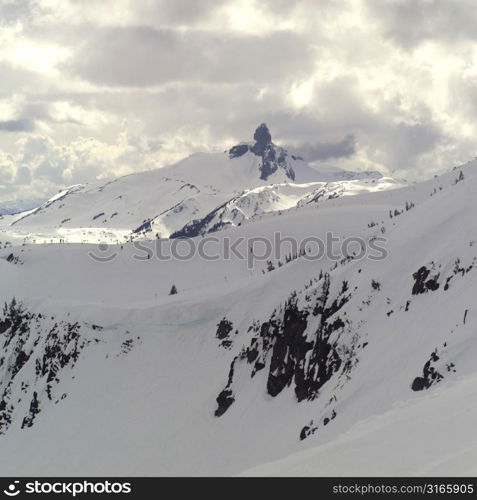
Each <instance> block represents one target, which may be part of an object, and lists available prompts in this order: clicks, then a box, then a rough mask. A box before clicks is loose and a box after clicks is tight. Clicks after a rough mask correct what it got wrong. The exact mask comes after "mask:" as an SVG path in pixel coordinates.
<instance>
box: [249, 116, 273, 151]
mask: <svg viewBox="0 0 477 500" xmlns="http://www.w3.org/2000/svg"><path fill="white" fill-rule="evenodd" d="M253 138H254V139H255V144H254V145H253V146H252V147H251V151H252V153H255V154H256V155H263V153H264V152H265V150H266V149H267V147H268V146H271V145H272V135H271V134H270V131H269V130H268V127H267V124H266V123H262V124H261V125H259V126H258V127H257V129H256V130H255V133H254V134H253Z"/></svg>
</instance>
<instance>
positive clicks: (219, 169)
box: [0, 125, 403, 243]
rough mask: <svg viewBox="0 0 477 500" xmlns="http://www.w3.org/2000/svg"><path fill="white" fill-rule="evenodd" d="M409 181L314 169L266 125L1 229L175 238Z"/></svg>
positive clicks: (73, 237)
mask: <svg viewBox="0 0 477 500" xmlns="http://www.w3.org/2000/svg"><path fill="white" fill-rule="evenodd" d="M257 134H258V135H257ZM261 134H262V135H261ZM263 134H265V137H263ZM341 182H342V185H340V183H341ZM401 185H403V184H402V183H399V182H397V181H394V180H393V179H389V178H382V176H381V175H380V174H379V173H377V172H348V171H343V170H339V169H334V168H331V167H328V168H322V169H314V168H312V167H310V166H309V165H307V164H306V163H305V162H304V161H303V160H301V159H300V158H298V157H297V156H295V155H291V154H289V153H288V152H287V151H286V150H285V149H284V148H282V147H279V146H276V145H275V144H273V142H272V141H271V136H270V133H269V132H268V129H267V127H266V125H261V126H260V127H259V128H258V129H257V131H256V132H255V142H251V143H242V144H240V145H237V146H234V147H232V148H231V149H230V150H229V151H226V152H224V153H197V154H194V155H191V156H190V157H188V158H186V159H184V160H182V161H180V162H179V163H177V164H175V165H172V166H169V167H165V168H161V169H157V170H153V171H149V172H141V173H138V174H132V175H128V176H125V177H121V178H118V179H115V180H113V181H111V182H108V183H106V184H103V185H77V186H72V187H70V188H69V189H67V190H65V191H62V192H60V193H58V194H57V195H56V196H54V197H53V198H51V199H50V200H48V201H47V202H45V203H44V204H43V205H41V206H40V207H38V208H37V209H36V210H34V211H33V212H31V213H28V214H25V216H24V217H21V218H20V219H19V220H16V221H15V222H14V223H13V224H12V225H11V226H10V227H7V226H6V224H4V223H2V221H1V220H0V228H2V229H3V230H4V231H7V228H8V231H9V233H10V234H11V236H12V237H15V238H17V239H23V238H27V240H28V241H32V240H33V239H35V241H36V242H50V241H59V240H62V241H66V242H77V243H78V242H79V243H81V242H91V243H96V242H98V241H106V242H111V243H115V242H120V241H121V242H124V241H125V240H127V239H130V238H131V237H132V238H138V237H142V236H143V235H144V233H149V234H145V236H146V237H148V238H150V237H151V236H152V237H155V236H156V235H157V237H161V238H167V237H169V236H170V235H172V234H178V235H179V234H183V233H187V232H190V231H188V228H189V225H191V224H192V225H197V224H198V223H200V224H201V226H203V228H204V229H203V231H202V232H204V231H208V230H209V229H210V228H211V227H213V225H214V224H212V225H210V224H208V222H207V221H210V220H212V219H214V220H215V219H217V220H215V223H217V222H219V219H220V221H221V222H224V223H225V225H228V224H234V225H236V224H238V223H239V222H242V221H243V220H246V219H249V218H251V217H253V216H254V215H257V214H261V213H265V212H269V211H274V210H283V209H288V208H292V207H294V206H296V204H297V203H300V202H301V201H302V200H301V199H302V198H306V196H307V195H310V196H313V195H314V194H315V192H316V193H317V192H318V191H319V192H321V191H323V190H324V191H325V192H326V191H330V195H331V194H332V195H333V196H341V195H342V194H354V193H356V192H360V191H375V190H380V189H389V188H393V187H398V186H401ZM317 200H318V197H315V200H314V201H315V202H316V201H317ZM204 219H206V222H205V223H204V222H203V221H204ZM209 226H210V227H209ZM222 227H223V225H221V226H220V228H222ZM32 235H35V236H36V238H34V237H33V236H32Z"/></svg>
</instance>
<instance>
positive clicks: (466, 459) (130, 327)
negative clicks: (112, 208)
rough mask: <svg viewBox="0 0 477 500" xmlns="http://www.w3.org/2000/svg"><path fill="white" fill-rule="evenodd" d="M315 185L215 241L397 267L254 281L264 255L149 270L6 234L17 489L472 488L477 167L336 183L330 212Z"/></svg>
mask: <svg viewBox="0 0 477 500" xmlns="http://www.w3.org/2000/svg"><path fill="white" fill-rule="evenodd" d="M246 154H248V152H246V153H244V155H246ZM461 172H462V175H461ZM150 175H155V173H151V174H150ZM126 179H127V178H126ZM297 181H298V179H295V182H293V183H292V182H290V183H282V182H279V183H278V184H277V185H278V187H277V186H275V187H264V188H261V187H260V186H256V187H254V188H253V189H252V191H251V193H253V196H260V195H261V193H266V196H265V198H266V199H265V200H260V205H263V206H264V207H266V206H267V204H269V205H271V206H273V211H267V210H263V212H260V211H259V212H256V211H255V208H254V207H255V204H254V201H253V200H254V198H253V197H252V196H250V197H248V200H251V201H250V204H249V205H247V203H246V202H245V201H244V199H242V198H241V197H238V198H237V197H235V198H234V203H235V205H234V206H233V207H232V205H230V206H228V207H227V210H228V211H223V214H226V213H227V214H231V213H232V211H233V209H234V208H237V207H238V208H240V210H242V211H243V212H244V213H245V214H246V215H247V217H249V216H251V215H252V214H253V215H252V217H253V223H247V224H241V225H240V226H238V225H237V224H235V227H232V226H231V225H228V226H226V227H224V229H223V230H222V231H220V232H217V233H215V236H217V237H218V241H217V243H216V244H217V251H218V252H219V254H220V252H221V242H222V241H223V240H225V239H226V238H232V239H234V238H235V239H239V238H243V239H244V240H245V241H250V238H256V237H258V236H260V237H265V238H268V239H270V240H272V241H273V238H274V235H275V234H276V233H277V232H280V234H281V236H282V237H283V238H285V237H294V238H296V239H297V240H302V239H304V238H306V237H309V236H310V235H312V236H314V237H320V238H323V239H324V238H325V236H326V233H327V232H329V231H333V235H335V236H336V237H338V238H341V239H343V238H346V237H349V236H359V237H361V238H363V240H364V241H366V242H367V243H368V244H369V243H370V242H372V241H373V240H374V239H375V238H376V237H385V238H386V239H387V242H386V244H385V248H386V250H387V253H388V255H387V257H386V258H385V259H382V260H372V259H370V258H363V259H357V258H356V257H353V252H351V253H349V255H348V257H344V256H341V257H340V258H338V260H335V259H333V258H331V256H328V257H323V258H322V259H320V260H312V259H307V258H305V257H304V256H301V257H300V256H297V255H291V254H290V249H289V248H287V247H286V246H284V248H283V249H282V251H281V252H279V255H277V256H276V257H272V258H270V261H271V264H272V265H271V266H270V265H269V263H267V262H266V261H265V260H263V261H257V262H255V266H254V267H253V268H250V267H249V266H248V265H247V261H246V256H247V253H248V250H249V249H248V246H247V243H245V248H244V250H245V259H241V258H239V257H237V256H233V255H232V256H231V258H230V259H229V260H225V258H224V255H223V254H221V255H220V258H219V259H218V260H203V259H201V258H200V257H199V256H198V255H195V256H193V257H192V258H191V259H189V260H186V261H181V260H177V259H170V260H159V259H158V258H156V256H155V255H153V257H151V258H146V257H145V255H146V252H145V251H144V247H148V248H150V249H157V246H156V245H157V244H158V240H151V241H149V242H147V241H144V242H142V246H141V247H140V250H138V247H137V246H135V244H134V243H132V242H128V243H124V244H122V245H113V246H110V247H109V248H107V249H105V250H104V252H103V251H100V250H99V249H98V248H96V247H95V246H94V245H90V244H64V245H58V244H41V245H38V244H37V245H32V244H26V245H21V242H20V243H19V244H15V242H14V244H13V246H12V245H7V247H6V248H3V247H4V244H5V240H4V238H3V237H2V233H0V239H1V240H2V244H1V245H0V247H1V249H0V273H1V275H2V286H1V287H0V301H1V302H4V301H5V302H7V303H8V304H10V305H9V306H8V307H7V309H6V310H5V311H4V313H3V315H1V316H0V349H1V350H0V423H1V424H2V425H1V426H0V471H2V474H5V475H9V474H14V475H18V474H20V475H21V474H25V475H26V474H31V475H58V474H64V475H90V474H95V475H121V474H123V475H127V474H130V475H131V474H133V475H148V474H151V475H234V474H241V473H244V474H259V475H260V474H277V475H283V474H293V475H300V474H307V475H308V474H311V475H322V474H324V475H346V474H368V475H375V474H402V475H412V474H424V475H432V474H443V471H445V472H446V474H449V475H459V474H471V473H474V472H475V463H476V458H477V449H476V444H477V443H476V441H475V440H474V439H473V437H472V436H473V435H474V434H475V433H473V427H472V425H473V421H474V420H475V418H474V417H475V412H476V409H475V404H474V403H473V402H472V399H475V398H474V396H475V390H476V389H475V381H476V377H477V372H476V367H475V358H476V356H477V339H476V337H475V332H476V327H477V310H476V301H477V264H476V259H477V223H476V220H475V213H476V210H477V199H476V196H475V193H476V192H477V165H476V162H473V163H469V164H468V165H465V166H463V167H462V168H459V169H456V170H454V171H452V172H449V173H447V174H445V175H443V176H441V177H438V178H435V179H431V180H429V181H426V182H423V183H420V184H415V185H412V186H407V187H402V188H399V189H393V190H390V189H383V190H379V189H377V190H372V191H371V190H367V189H366V187H364V188H362V187H361V186H360V185H359V184H356V183H353V181H351V183H349V184H347V185H345V184H340V186H338V187H336V186H335V188H336V189H341V188H343V187H344V186H347V187H346V189H347V190H350V191H352V190H355V191H354V192H353V194H354V195H353V196H339V197H333V196H327V195H328V193H329V194H330V195H332V194H333V192H334V189H335V188H333V185H332V184H331V183H327V184H326V189H328V190H329V191H325V195H324V196H323V195H320V196H319V200H320V201H319V202H318V203H316V202H312V199H313V195H312V194H311V193H315V194H316V195H318V194H319V193H320V190H322V189H324V186H321V185H319V186H317V185H312V186H310V187H311V189H310V190H309V191H308V188H306V189H305V188H304V187H300V182H297ZM118 182H119V181H118ZM171 182H178V181H171ZM315 182H320V181H315ZM302 184H304V183H302ZM113 185H114V184H113ZM175 187H177V188H178V189H180V184H179V183H178V184H177V185H175ZM106 189H109V188H108V187H107V188H106ZM111 189H112V188H111ZM184 189H185V188H184ZM169 192H171V191H169ZM275 195H276V196H278V200H277V199H275ZM69 196H70V195H69ZM74 196H75V194H72V198H73V197H74ZM287 198H288V199H289V200H290V201H283V200H286V199H287ZM65 199H66V198H65ZM280 203H283V205H280ZM288 203H290V204H291V203H292V204H293V205H294V206H295V207H296V208H293V209H290V208H286V207H287V206H288ZM280 207H284V210H283V211H282V212H281V213H280V210H281V208H280ZM46 210H49V209H45V211H46ZM247 210H250V211H248V212H247ZM26 220H27V219H24V221H25V223H26ZM31 220H33V218H31ZM18 224H20V223H18ZM13 227H15V226H13ZM32 228H34V226H33V225H32ZM4 234H7V233H4ZM159 241H160V243H161V245H163V246H161V250H162V252H163V253H167V252H168V249H169V248H170V247H171V246H172V245H173V244H174V240H159ZM193 241H200V238H195V239H194V240H193ZM91 252H94V253H95V254H96V255H98V252H99V254H100V255H101V256H102V257H106V256H111V255H114V254H117V256H116V257H115V258H112V259H111V260H108V261H107V262H99V261H98V260H94V259H92V258H91V256H90V255H89V254H90V253H91ZM138 252H139V254H140V255H139V256H140V258H138ZM290 255H291V257H290ZM267 269H270V271H267ZM172 284H175V285H176V286H177V288H178V291H179V293H178V294H177V295H172V296H170V295H169V290H170V288H171V285H172ZM13 297H16V299H17V301H18V302H21V304H22V305H21V306H18V305H17V306H15V305H14V306H13V312H12V306H11V300H12V298H13ZM19 307H20V310H18V308H19ZM22 308H23V310H22ZM26 332H27V333H26ZM436 412H439V413H438V415H436ZM438 429H441V431H440V434H437V430H438ZM461 445H462V447H463V448H462V447H461ZM385 449H387V450H389V449H392V450H393V451H394V452H395V453H394V454H393V455H394V456H393V457H389V456H388V455H389V454H388V455H385V456H386V457H388V458H387V459H383V453H384V450H385Z"/></svg>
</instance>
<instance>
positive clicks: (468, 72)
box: [0, 0, 477, 198]
mask: <svg viewBox="0 0 477 500" xmlns="http://www.w3.org/2000/svg"><path fill="white" fill-rule="evenodd" d="M474 11H475V9H473V0H454V1H453V2H449V1H448V0H423V1H422V2H414V1H411V0H340V1H337V0H320V2H317V1H316V0H297V1H294V2H290V1H288V0H260V1H258V0H203V1H200V2H198V1H196V0H175V1H174V2H172V1H168V0H114V1H113V0H83V1H82V2H77V1H75V0H37V1H34V0H16V1H6V0H5V1H4V2H2V3H1V5H0V71H1V74H2V81H1V83H0V113H1V120H0V148H3V149H4V152H3V153H2V155H3V156H0V158H1V161H2V162H3V163H0V165H2V170H3V171H2V172H0V184H1V185H2V186H3V188H2V191H1V192H2V194H1V196H2V197H4V198H5V197H7V196H8V195H10V196H20V192H21V197H23V198H24V197H25V196H26V195H25V194H24V193H27V194H28V193H32V194H34V195H35V196H36V194H41V195H44V194H46V193H49V192H51V191H55V190H56V189H57V188H59V187H62V186H63V185H65V184H69V183H75V182H85V181H87V180H95V179H102V178H107V177H110V176H114V175H120V174H123V173H128V172H131V171H135V170H141V169H149V168H153V167H154V166H158V165H162V164H164V163H168V162H171V161H175V160H177V159H179V157H181V156H182V155H184V154H187V153H189V152H192V151H194V150H223V149H225V148H226V147H227V146H228V145H230V144H232V143H234V142H236V141H239V140H246V139H249V138H250V135H251V133H252V131H253V130H254V128H255V127H256V125H257V124H258V123H261V122H263V121H266V122H267V123H268V124H269V126H270V127H271V130H272V134H273V136H274V138H275V139H276V140H278V141H279V142H281V143H283V144H290V145H292V146H293V147H295V148H296V149H299V148H300V147H301V148H303V150H304V151H305V154H306V155H307V156H308V157H310V159H311V158H312V159H314V160H315V161H318V162H327V163H328V162H332V163H334V164H337V165H339V166H343V167H346V168H357V169H359V168H379V169H382V170H385V171H392V172H395V173H396V175H406V176H408V177H413V178H418V177H426V176H430V175H432V174H433V173H435V172H436V171H438V170H442V169H445V168H450V167H451V166H453V165H454V164H458V163H461V162H464V161H467V160H468V159H469V158H471V157H474V156H475V145H474V137H475V136H476V135H477V125H476V123H475V120H474V116H475V112H476V110H477V91H476V90H475V89H476V88H477V86H476V83H477V35H476V34H475V29H474V26H475V21H476V20H477V18H476V16H475V13H474ZM125 120H126V122H127V123H128V125H127V126H125V125H124V123H125ZM137 123H140V125H139V126H138V125H136V124H137ZM7 152H8V154H7Z"/></svg>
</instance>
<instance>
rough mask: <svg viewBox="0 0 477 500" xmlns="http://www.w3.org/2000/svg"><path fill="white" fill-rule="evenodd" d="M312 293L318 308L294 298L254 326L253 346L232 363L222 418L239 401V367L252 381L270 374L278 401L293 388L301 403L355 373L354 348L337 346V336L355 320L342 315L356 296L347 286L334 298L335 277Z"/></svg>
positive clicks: (222, 400) (219, 400) (221, 404)
mask: <svg viewBox="0 0 477 500" xmlns="http://www.w3.org/2000/svg"><path fill="white" fill-rule="evenodd" d="M312 293H314V301H313V303H312V304H309V305H307V306H305V307H300V305H299V298H298V296H297V294H296V293H293V294H292V295H291V296H290V297H289V299H288V300H287V301H286V303H285V305H284V306H283V307H281V308H278V309H276V310H275V311H274V312H273V314H272V315H271V317H270V319H269V320H267V321H265V322H263V323H260V322H254V323H252V325H251V326H250V327H249V329H248V333H251V339H250V342H249V343H248V345H246V346H244V347H243V349H242V350H241V352H240V354H239V355H238V356H236V357H235V358H234V360H233V361H232V364H231V366H230V370H229V377H228V381H227V385H226V386H225V388H224V390H223V391H222V392H221V393H220V394H219V396H218V398H217V404H218V407H217V410H216V413H215V414H216V416H220V415H222V414H224V413H225V412H226V411H227V409H228V408H229V407H230V406H231V405H232V403H233V402H234V401H235V399H236V396H235V395H234V390H233V383H234V377H235V373H236V371H237V369H238V368H239V367H240V369H245V370H247V371H249V373H250V376H251V377H254V376H255V375H256V374H257V373H258V372H260V371H262V370H267V377H266V380H267V382H266V392H267V394H269V395H270V396H272V397H275V396H278V395H279V394H280V393H281V392H282V391H283V390H284V389H286V388H288V387H293V389H294V392H295V396H296V399H297V400H298V401H303V400H312V399H314V398H316V397H317V396H318V394H319V391H320V388H321V387H322V386H323V385H324V384H325V383H326V382H327V381H328V380H330V379H331V377H332V376H333V375H334V374H336V373H337V372H339V371H349V370H350V369H351V368H352V366H353V357H354V351H353V346H352V343H350V346H349V349H348V351H347V352H346V355H345V354H344V351H342V350H340V348H339V347H338V341H337V335H338V337H339V336H340V334H342V333H344V332H346V331H347V330H348V329H349V328H350V324H349V321H348V320H346V319H344V318H342V317H340V314H339V311H340V309H341V308H342V307H343V306H344V305H345V304H346V303H347V302H348V301H349V299H350V297H351V295H350V294H349V293H348V289H347V284H346V283H345V282H344V283H343V286H342V287H341V289H340V291H339V292H338V293H337V295H336V296H334V297H332V294H331V292H330V277H329V275H328V274H325V275H324V277H323V279H322V281H321V283H320V286H318V287H317V288H316V289H315V290H314V292H310V291H308V292H307V295H308V297H310V295H311V294H312ZM335 333H336V334H337V335H335ZM247 367H248V368H247Z"/></svg>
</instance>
